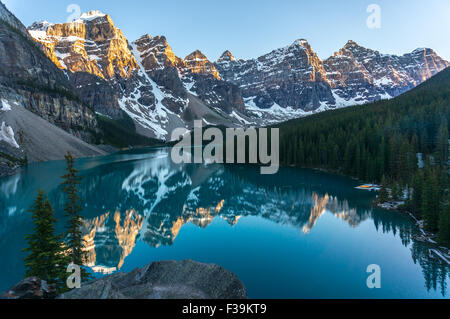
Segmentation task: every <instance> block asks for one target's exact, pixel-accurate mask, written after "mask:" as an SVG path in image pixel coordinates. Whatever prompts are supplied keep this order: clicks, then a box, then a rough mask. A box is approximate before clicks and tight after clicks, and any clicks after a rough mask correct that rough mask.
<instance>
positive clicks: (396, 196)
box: [391, 182, 401, 200]
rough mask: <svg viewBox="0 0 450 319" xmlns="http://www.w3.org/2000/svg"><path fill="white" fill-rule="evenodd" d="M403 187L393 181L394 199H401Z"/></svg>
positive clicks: (392, 191) (392, 194)
mask: <svg viewBox="0 0 450 319" xmlns="http://www.w3.org/2000/svg"><path fill="white" fill-rule="evenodd" d="M400 193H401V188H400V186H399V185H398V184H397V183H396V182H393V183H392V187H391V196H392V199H393V200H399V199H400V196H401V194H400Z"/></svg>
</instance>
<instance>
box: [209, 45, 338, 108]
mask: <svg viewBox="0 0 450 319" xmlns="http://www.w3.org/2000/svg"><path fill="white" fill-rule="evenodd" d="M216 66H217V68H218V70H219V72H220V74H221V75H222V76H223V78H224V79H225V80H227V81H229V82H232V83H235V84H236V85H238V86H239V87H240V88H241V89H242V92H243V94H244V97H246V98H247V100H248V99H250V100H251V102H253V103H254V104H255V105H256V106H257V107H258V108H262V109H268V108H271V107H273V106H274V105H275V104H277V105H279V106H281V107H283V108H287V107H291V108H293V109H302V110H304V111H310V110H315V109H317V108H318V107H320V105H321V104H326V105H332V104H333V97H332V94H331V92H330V91H329V85H328V82H327V78H326V72H325V68H324V64H323V61H321V60H320V59H319V57H318V56H317V54H316V53H315V52H314V51H313V50H312V49H311V47H310V45H309V44H308V42H307V41H306V40H298V41H295V42H294V43H293V44H292V45H290V46H287V47H285V48H281V49H278V50H274V51H272V52H271V53H269V54H266V55H264V56H261V57H259V58H258V59H253V60H248V61H243V60H235V59H234V57H233V56H232V55H231V54H230V53H229V52H225V53H224V54H223V55H222V57H221V58H220V59H219V60H218V61H217V63H216Z"/></svg>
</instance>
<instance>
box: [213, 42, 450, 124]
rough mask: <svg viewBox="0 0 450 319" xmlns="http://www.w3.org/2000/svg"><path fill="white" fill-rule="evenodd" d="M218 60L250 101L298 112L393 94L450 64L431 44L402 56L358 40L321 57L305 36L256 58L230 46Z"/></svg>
mask: <svg viewBox="0 0 450 319" xmlns="http://www.w3.org/2000/svg"><path fill="white" fill-rule="evenodd" d="M215 65H216V67H217V69H218V70H219V73H220V74H221V76H222V78H223V79H224V80H226V81H229V82H232V83H234V84H236V85H238V86H239V87H240V88H241V89H242V92H243V96H244V98H245V101H246V103H247V105H249V106H251V107H253V108H256V109H259V111H261V110H270V109H272V110H273V111H274V112H276V111H278V110H279V108H282V109H284V110H286V109H291V111H292V113H294V114H295V113H297V112H296V111H298V112H300V113H302V111H303V112H305V113H308V112H320V111H324V110H327V109H333V108H336V107H344V106H351V105H357V104H365V103H370V102H374V101H377V100H380V99H389V98H392V97H395V96H398V95H400V94H402V93H404V92H406V91H407V90H409V89H411V88H413V87H415V86H417V85H418V84H420V83H422V82H424V81H425V80H427V79H428V78H430V77H431V76H433V75H435V74H436V73H438V72H440V71H442V70H443V69H445V68H446V67H448V66H449V65H450V64H449V63H448V62H447V61H445V60H443V59H442V58H440V57H439V56H438V55H437V54H436V53H435V52H434V51H433V50H431V49H416V50H414V51H413V52H412V53H408V54H405V55H403V56H396V55H387V54H381V53H379V52H378V51H374V50H371V49H366V48H364V47H362V46H360V45H358V44H357V43H356V42H354V41H348V43H347V44H346V45H345V46H344V47H343V48H342V49H341V50H339V51H338V52H336V53H335V54H334V55H333V56H332V57H330V58H328V59H326V60H321V59H320V58H319V57H318V56H317V54H316V53H315V52H314V51H313V50H312V48H311V46H310V45H309V43H308V42H307V41H306V40H304V39H300V40H297V41H295V42H294V43H293V44H292V45H290V46H287V47H284V48H281V49H277V50H274V51H272V52H270V53H268V54H266V55H263V56H261V57H259V58H257V59H251V60H237V59H236V58H235V57H234V56H233V55H232V54H231V53H230V52H229V51H225V53H224V54H223V55H222V56H221V57H220V58H219V60H218V61H217V62H216V63H215ZM306 115H307V114H306Z"/></svg>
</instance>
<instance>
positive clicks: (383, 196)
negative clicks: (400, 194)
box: [378, 175, 389, 203]
mask: <svg viewBox="0 0 450 319" xmlns="http://www.w3.org/2000/svg"><path fill="white" fill-rule="evenodd" d="M386 185H387V182H386V177H385V176H384V175H383V178H382V179H381V187H380V192H379V194H378V202H379V203H385V202H387V201H388V200H389V193H388V191H387V188H386Z"/></svg>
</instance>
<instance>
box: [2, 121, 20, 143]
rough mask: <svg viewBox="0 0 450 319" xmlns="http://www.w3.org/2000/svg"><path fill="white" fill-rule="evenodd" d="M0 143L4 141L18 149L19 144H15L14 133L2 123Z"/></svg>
mask: <svg viewBox="0 0 450 319" xmlns="http://www.w3.org/2000/svg"><path fill="white" fill-rule="evenodd" d="M0 141H4V142H6V143H8V144H9V145H11V146H12V147H15V148H20V146H19V144H17V142H16V139H15V138H14V131H13V129H12V127H11V126H8V125H6V124H5V122H2V126H1V129H0Z"/></svg>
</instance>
